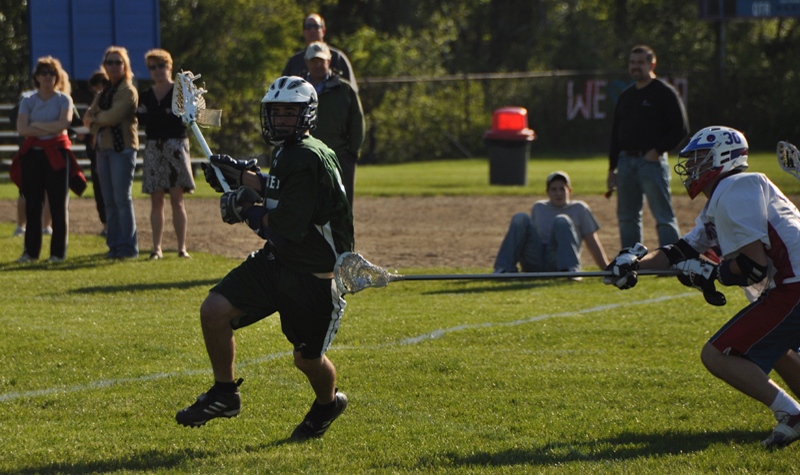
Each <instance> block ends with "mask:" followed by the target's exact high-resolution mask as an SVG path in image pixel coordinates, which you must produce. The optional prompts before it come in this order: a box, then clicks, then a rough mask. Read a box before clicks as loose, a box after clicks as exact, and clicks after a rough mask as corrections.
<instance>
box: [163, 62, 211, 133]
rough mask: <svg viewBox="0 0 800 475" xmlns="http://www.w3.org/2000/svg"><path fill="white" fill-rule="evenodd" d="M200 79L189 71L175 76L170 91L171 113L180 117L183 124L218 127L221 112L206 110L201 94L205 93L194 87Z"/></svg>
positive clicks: (201, 89) (203, 90)
mask: <svg viewBox="0 0 800 475" xmlns="http://www.w3.org/2000/svg"><path fill="white" fill-rule="evenodd" d="M199 78H200V74H198V75H197V76H195V75H194V74H192V72H191V71H185V72H184V71H181V72H180V73H177V74H176V75H175V87H174V88H173V91H172V113H173V114H175V115H177V116H181V117H182V118H183V120H184V122H186V123H187V124H188V123H191V122H196V123H197V124H199V125H206V126H213V127H219V126H220V125H221V123H222V122H221V119H222V111H221V110H217V109H206V100H205V99H204V98H203V94H205V93H206V92H208V91H206V90H205V89H203V88H199V87H197V86H195V85H194V81H196V80H197V79H199Z"/></svg>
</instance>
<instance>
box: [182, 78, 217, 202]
mask: <svg viewBox="0 0 800 475" xmlns="http://www.w3.org/2000/svg"><path fill="white" fill-rule="evenodd" d="M197 79H200V75H199V74H198V75H197V76H195V75H194V74H192V72H191V71H181V72H179V73H178V74H176V75H175V87H174V88H173V91H172V113H173V114H175V115H177V116H178V117H180V118H181V119H183V123H185V124H188V125H189V127H190V128H191V129H192V131H193V132H194V135H195V137H197V141H198V142H200V147H202V149H203V152H205V154H206V158H210V157H211V149H210V148H208V144H207V143H206V139H205V138H203V133H202V132H200V127H198V126H197V124H201V125H212V126H214V127H219V126H220V116H221V115H222V111H221V110H214V109H206V101H205V99H203V94H205V93H206V92H208V91H206V90H205V89H203V88H201V87H196V86H195V85H194V81H196V80H197ZM211 167H213V168H214V171H215V172H216V174H217V179H218V180H219V184H220V185H221V186H222V190H223V191H226V192H228V191H231V187H230V186H228V182H227V181H225V177H224V176H223V175H222V172H221V171H220V170H219V168H217V167H216V166H214V165H213V164H212V165H211Z"/></svg>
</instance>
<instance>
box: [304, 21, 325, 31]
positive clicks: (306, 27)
mask: <svg viewBox="0 0 800 475" xmlns="http://www.w3.org/2000/svg"><path fill="white" fill-rule="evenodd" d="M303 29H304V30H321V29H322V25H317V24H316V23H314V24H308V25H303Z"/></svg>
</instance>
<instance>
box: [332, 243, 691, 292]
mask: <svg viewBox="0 0 800 475" xmlns="http://www.w3.org/2000/svg"><path fill="white" fill-rule="evenodd" d="M637 273H638V274H639V275H678V274H680V273H681V272H680V271H679V270H676V269H666V270H640V271H637ZM611 275H613V274H612V273H611V271H585V272H515V273H507V274H439V275H436V274H420V275H402V274H392V273H390V272H389V271H387V270H386V269H384V268H382V267H379V266H376V265H375V264H372V263H371V262H369V261H368V260H366V259H364V257H363V256H362V255H361V254H357V253H352V252H346V253H344V254H342V255H341V256H339V258H338V259H337V260H336V265H335V266H334V268H333V278H334V280H336V285H337V286H338V287H339V291H340V292H342V293H345V294H354V293H356V292H360V291H362V290H364V289H366V288H369V287H386V286H387V285H389V284H390V283H391V282H397V281H400V280H516V279H558V278H562V277H566V278H571V277H606V276H611Z"/></svg>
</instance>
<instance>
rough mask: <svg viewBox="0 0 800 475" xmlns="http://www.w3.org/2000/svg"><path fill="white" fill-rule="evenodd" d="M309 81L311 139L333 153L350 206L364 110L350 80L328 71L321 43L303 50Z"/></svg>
mask: <svg viewBox="0 0 800 475" xmlns="http://www.w3.org/2000/svg"><path fill="white" fill-rule="evenodd" d="M305 58H306V67H307V69H308V75H307V76H306V78H305V79H307V80H308V82H310V83H311V84H312V85H313V86H314V89H316V91H317V94H318V96H319V110H318V111H317V117H318V122H317V128H316V129H315V130H314V132H313V135H314V137H316V138H318V139H319V140H321V141H322V142H323V143H325V145H327V146H328V147H330V148H331V149H333V151H334V152H336V156H337V157H338V158H339V165H340V166H341V167H342V181H343V184H344V188H345V191H346V193H347V200H348V201H349V202H350V205H351V206H352V204H353V190H354V188H355V183H356V161H357V160H358V157H359V154H360V153H361V145H362V144H363V143H364V111H363V110H362V108H361V101H360V100H359V98H358V92H357V91H356V90H355V89H354V88H353V85H352V84H351V83H350V81H348V80H346V79H344V78H342V77H341V76H339V75H338V74H336V72H335V71H333V70H332V69H331V67H330V66H331V52H330V49H329V48H328V46H327V45H326V44H325V43H322V42H321V41H317V42H314V43H311V44H310V45H308V48H306V56H305Z"/></svg>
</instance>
